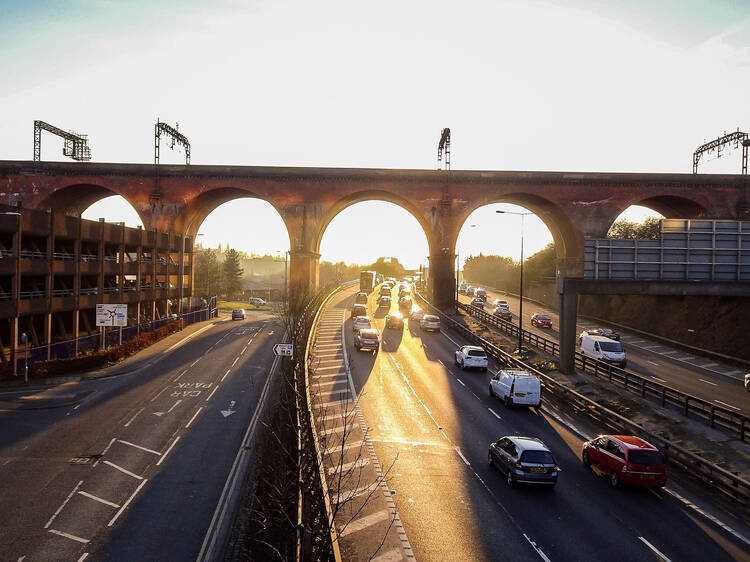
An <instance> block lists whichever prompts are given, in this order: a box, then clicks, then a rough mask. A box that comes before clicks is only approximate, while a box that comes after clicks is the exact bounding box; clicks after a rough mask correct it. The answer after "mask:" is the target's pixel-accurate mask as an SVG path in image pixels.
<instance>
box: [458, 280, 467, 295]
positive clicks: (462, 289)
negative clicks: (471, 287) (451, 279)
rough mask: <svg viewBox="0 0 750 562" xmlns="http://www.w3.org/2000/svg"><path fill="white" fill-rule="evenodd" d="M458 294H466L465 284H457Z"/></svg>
mask: <svg viewBox="0 0 750 562" xmlns="http://www.w3.org/2000/svg"><path fill="white" fill-rule="evenodd" d="M458 292H459V294H461V295H465V294H466V283H463V282H462V283H459V284H458Z"/></svg>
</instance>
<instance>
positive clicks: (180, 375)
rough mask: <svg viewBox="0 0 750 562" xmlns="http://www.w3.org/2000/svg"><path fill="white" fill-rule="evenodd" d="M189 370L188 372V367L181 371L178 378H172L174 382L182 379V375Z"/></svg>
mask: <svg viewBox="0 0 750 562" xmlns="http://www.w3.org/2000/svg"><path fill="white" fill-rule="evenodd" d="M187 372H188V370H187V369H185V370H184V371H182V372H181V373H180V374H179V375H177V378H175V379H173V380H172V382H177V381H178V380H180V379H181V378H182V375H184V374H185V373H187Z"/></svg>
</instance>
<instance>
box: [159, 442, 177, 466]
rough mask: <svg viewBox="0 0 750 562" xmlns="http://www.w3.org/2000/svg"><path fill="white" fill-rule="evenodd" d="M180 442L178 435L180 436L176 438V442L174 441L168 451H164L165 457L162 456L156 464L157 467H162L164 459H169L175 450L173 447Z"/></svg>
mask: <svg viewBox="0 0 750 562" xmlns="http://www.w3.org/2000/svg"><path fill="white" fill-rule="evenodd" d="M179 440H180V436H179V435H178V436H177V437H176V438H175V440H174V441H172V444H171V445H170V446H169V448H168V449H167V450H166V451H164V454H163V455H162V456H161V458H160V459H159V460H158V461H157V463H156V466H159V465H160V464H161V463H162V462H163V461H164V459H166V458H167V455H168V454H169V452H170V451H171V450H172V448H173V447H174V446H175V445H177V442H178V441H179Z"/></svg>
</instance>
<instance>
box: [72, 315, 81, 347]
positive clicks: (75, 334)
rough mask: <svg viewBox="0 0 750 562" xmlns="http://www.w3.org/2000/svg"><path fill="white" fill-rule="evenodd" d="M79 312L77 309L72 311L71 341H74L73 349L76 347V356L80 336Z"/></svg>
mask: <svg viewBox="0 0 750 562" xmlns="http://www.w3.org/2000/svg"><path fill="white" fill-rule="evenodd" d="M80 314H81V311H80V309H79V308H76V309H75V310H74V311H73V341H75V347H76V355H78V335H79V334H80V327H81V326H80V324H81V318H80Z"/></svg>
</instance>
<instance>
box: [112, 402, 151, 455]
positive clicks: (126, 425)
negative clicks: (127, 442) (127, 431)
mask: <svg viewBox="0 0 750 562" xmlns="http://www.w3.org/2000/svg"><path fill="white" fill-rule="evenodd" d="M143 410H144V409H143V408H141V409H140V410H138V411H137V412H136V413H135V415H134V416H133V417H132V418H130V420H129V421H128V423H126V424H125V425H124V427H128V426H130V424H131V423H133V420H135V418H137V417H138V414H140V413H141V412H142V411H143ZM113 441H114V439H113ZM102 454H103V453H102Z"/></svg>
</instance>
